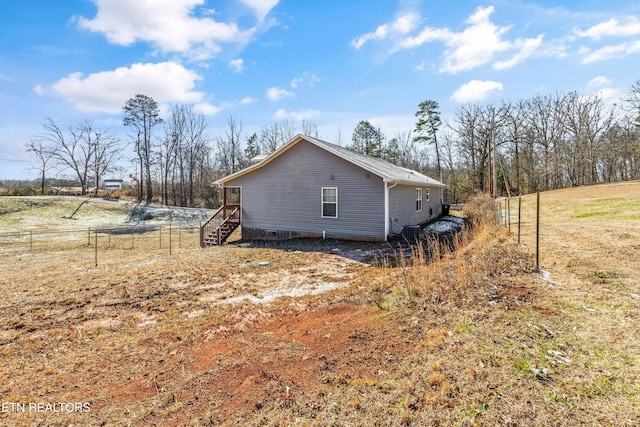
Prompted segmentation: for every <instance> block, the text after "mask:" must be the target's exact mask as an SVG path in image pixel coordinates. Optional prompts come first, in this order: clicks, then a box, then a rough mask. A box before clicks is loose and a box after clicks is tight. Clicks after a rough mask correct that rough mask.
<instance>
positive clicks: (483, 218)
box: [462, 193, 499, 225]
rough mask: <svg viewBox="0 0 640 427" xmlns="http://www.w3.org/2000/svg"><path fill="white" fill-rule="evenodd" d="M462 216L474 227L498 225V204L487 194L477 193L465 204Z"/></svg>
mask: <svg viewBox="0 0 640 427" xmlns="http://www.w3.org/2000/svg"><path fill="white" fill-rule="evenodd" d="M462 214H463V215H464V216H465V218H467V219H468V220H469V222H470V223H471V224H474V225H496V224H498V218H499V217H498V211H497V209H496V203H495V201H494V200H493V198H492V197H491V196H490V195H489V194H487V193H476V194H475V195H474V196H473V197H472V198H471V199H470V200H469V201H468V202H467V203H465V204H464V206H463V207H462Z"/></svg>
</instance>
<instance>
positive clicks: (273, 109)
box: [0, 0, 640, 179]
mask: <svg viewBox="0 0 640 427" xmlns="http://www.w3.org/2000/svg"><path fill="white" fill-rule="evenodd" d="M559 4H561V5H559ZM639 79H640V3H639V2H637V1H636V0H609V1H606V2H603V1H601V0H597V1H591V0H582V1H572V0H568V1H563V2H557V1H543V0H535V1H517V0H516V1H513V0H509V1H507V0H497V1H492V2H486V1H472V0H469V1H464V0H456V1H452V0H431V1H427V0H424V1H418V0H407V1H391V0H388V1H386V0H385V1H371V0H366V1H364V0H324V1H301V0H282V1H278V0H225V1H211V0H164V1H160V0H65V1H50V0H24V1H17V0H16V1H13V0H9V1H4V2H2V5H1V6H0V179H5V178H26V177H30V178H31V177H35V173H34V172H33V171H31V172H29V171H27V170H26V169H27V168H28V167H29V163H28V160H29V156H28V155H27V154H25V153H24V143H25V142H26V141H29V140H30V139H32V138H34V137H35V136H36V135H37V134H38V133H39V132H40V131H41V125H40V123H42V122H43V121H44V119H45V118H47V117H51V118H53V119H54V120H55V121H56V122H57V123H58V124H59V125H77V124H80V123H82V122H84V121H85V120H92V121H93V123H94V127H97V128H99V129H102V130H104V129H108V130H110V131H112V132H113V133H116V134H119V135H120V136H121V137H122V139H123V141H125V140H126V129H124V128H123V127H122V114H121V108H122V106H123V105H124V103H125V101H126V100H127V99H128V98H131V97H133V96H134V95H135V94H136V93H143V94H145V95H149V96H151V97H153V98H154V99H155V100H156V101H158V102H159V104H160V105H161V109H162V111H165V112H166V111H169V110H170V109H171V106H172V105H174V104H175V103H186V104H193V105H194V108H195V109H196V111H198V112H201V113H203V114H204V115H206V117H207V120H208V122H209V133H210V135H211V136H212V137H216V136H221V135H223V134H224V131H225V127H226V121H227V118H228V117H229V116H233V117H234V118H236V120H239V121H241V122H242V124H243V135H244V136H245V137H247V136H249V135H250V134H251V133H253V132H259V130H260V127H261V126H263V125H271V124H273V123H274V122H276V121H283V120H289V121H290V122H295V123H296V124H297V125H298V129H300V128H301V121H302V120H307V121H308V122H310V123H313V124H315V125H316V126H317V127H318V129H319V131H320V137H321V138H322V139H325V140H327V141H330V142H337V143H341V144H343V145H344V144H348V143H349V142H350V139H351V134H352V132H353V129H354V128H355V126H356V125H357V123H358V122H359V121H360V120H369V121H370V122H371V123H372V124H374V125H375V126H378V127H380V128H381V129H382V131H383V132H384V133H385V135H386V136H387V137H388V138H391V137H393V136H395V135H396V134H397V133H399V132H407V131H409V130H412V129H413V127H414V124H415V117H414V114H415V111H416V109H417V106H418V104H419V103H420V102H421V101H424V100H426V99H434V100H436V101H437V102H438V103H439V104H440V108H441V111H442V115H443V118H444V119H447V118H448V117H451V116H452V115H453V113H454V112H455V111H456V109H457V108H458V107H459V106H460V105H461V104H464V103H467V102H474V103H476V102H477V103H495V104H498V103H500V102H501V100H505V101H516V100H518V99H523V98H528V97H531V96H533V95H535V94H547V93H555V92H557V91H574V90H575V91H578V92H579V93H584V94H592V93H599V94H600V95H601V96H602V97H603V98H605V99H606V100H607V101H608V102H611V103H614V102H619V100H620V97H622V96H624V95H625V94H626V93H627V92H628V91H629V89H630V87H631V85H632V84H633V83H634V82H636V81H638V80H639Z"/></svg>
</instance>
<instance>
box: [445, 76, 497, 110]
mask: <svg viewBox="0 0 640 427" xmlns="http://www.w3.org/2000/svg"><path fill="white" fill-rule="evenodd" d="M502 89H503V87H502V83H500V82H494V81H491V80H471V81H470V82H467V83H465V84H463V85H462V86H460V87H459V88H458V89H456V91H455V92H454V93H453V95H451V99H452V100H453V101H456V102H458V103H460V104H463V103H465V102H473V101H481V100H483V99H485V98H487V97H488V96H489V95H491V93H492V92H495V91H501V90H502Z"/></svg>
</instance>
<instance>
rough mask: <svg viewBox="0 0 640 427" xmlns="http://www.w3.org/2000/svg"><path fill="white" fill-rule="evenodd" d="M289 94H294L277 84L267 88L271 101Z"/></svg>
mask: <svg viewBox="0 0 640 427" xmlns="http://www.w3.org/2000/svg"><path fill="white" fill-rule="evenodd" d="M287 96H293V93H292V92H289V91H287V90H286V89H282V88H279V87H275V86H274V87H270V88H269V89H267V98H269V99H270V100H271V101H279V100H281V99H282V98H286V97H287Z"/></svg>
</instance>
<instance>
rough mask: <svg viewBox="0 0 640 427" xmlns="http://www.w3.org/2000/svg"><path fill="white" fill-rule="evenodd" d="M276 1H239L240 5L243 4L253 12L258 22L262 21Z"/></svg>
mask: <svg viewBox="0 0 640 427" xmlns="http://www.w3.org/2000/svg"><path fill="white" fill-rule="evenodd" d="M278 1H279V0H240V2H241V3H244V4H245V5H246V6H248V7H249V8H251V9H252V10H253V11H254V13H255V14H256V17H257V18H258V20H260V21H263V20H264V18H266V16H267V15H268V14H269V12H270V11H271V9H273V8H274V7H276V5H277V4H278Z"/></svg>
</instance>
